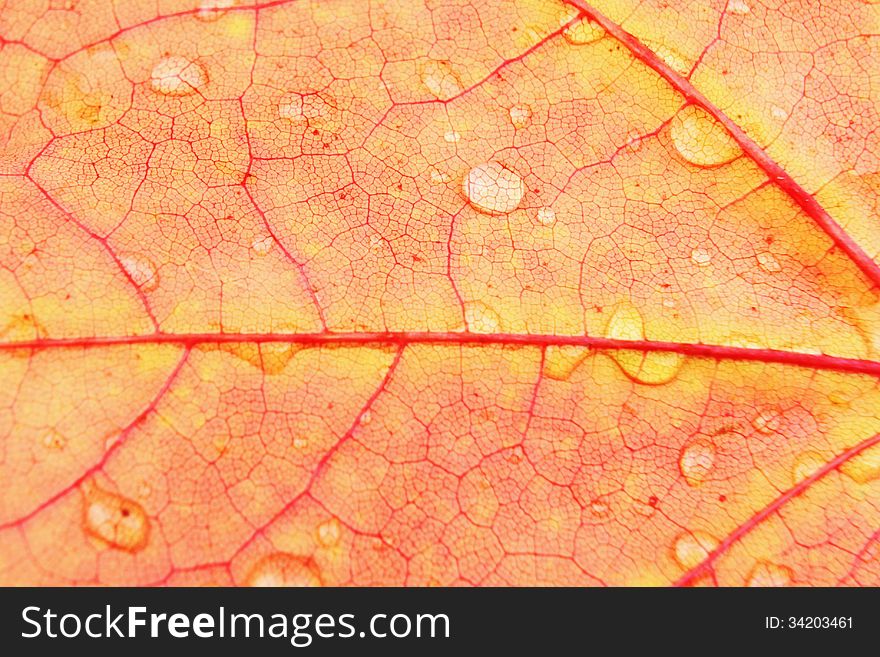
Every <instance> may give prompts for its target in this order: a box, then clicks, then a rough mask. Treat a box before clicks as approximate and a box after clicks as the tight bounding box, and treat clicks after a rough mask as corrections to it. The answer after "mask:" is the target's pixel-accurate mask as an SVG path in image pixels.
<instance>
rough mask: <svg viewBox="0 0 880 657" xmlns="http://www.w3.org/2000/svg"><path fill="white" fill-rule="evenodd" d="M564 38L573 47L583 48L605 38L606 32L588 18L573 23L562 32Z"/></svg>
mask: <svg viewBox="0 0 880 657" xmlns="http://www.w3.org/2000/svg"><path fill="white" fill-rule="evenodd" d="M562 36H563V37H564V38H565V40H566V41H568V42H569V43H570V44H571V45H573V46H582V45H585V44H588V43H593V42H594V41H598V40H599V39H601V38H602V37H603V36H605V30H603V29H602V27H601V26H599V25H598V24H597V23H594V22H593V21H591V20H590V19H588V18H582V19H581V20H579V21H577V22H576V23H572V24H571V25H569V26H568V27H567V28H565V29H564V30H563V31H562Z"/></svg>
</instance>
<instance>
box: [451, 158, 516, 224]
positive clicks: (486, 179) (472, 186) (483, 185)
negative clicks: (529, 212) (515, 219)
mask: <svg viewBox="0 0 880 657" xmlns="http://www.w3.org/2000/svg"><path fill="white" fill-rule="evenodd" d="M463 187H464V195H465V196H466V197H467V199H468V201H470V204H471V205H472V206H473V207H474V208H475V209H476V210H478V211H480V212H482V213H484V214H507V213H508V212H513V211H514V210H516V208H517V207H519V204H520V201H522V198H523V195H524V194H525V191H526V190H525V185H524V183H523V180H522V178H520V176H519V175H518V174H517V173H516V172H514V171H511V170H510V169H508V168H507V167H505V166H503V165H501V164H499V163H498V162H487V163H485V164H479V165H477V166H475V167H474V168H473V169H471V170H470V171H468V174H467V175H466V176H465V177H464V181H463Z"/></svg>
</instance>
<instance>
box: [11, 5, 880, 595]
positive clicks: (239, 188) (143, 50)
mask: <svg viewBox="0 0 880 657" xmlns="http://www.w3.org/2000/svg"><path fill="white" fill-rule="evenodd" d="M691 5H693V6H691ZM878 28H880V12H878V5H876V4H871V3H867V2H866V3H859V2H851V1H849V2H844V1H843V0H838V1H826V0H823V1H822V2H821V3H816V2H808V1H807V0H797V1H795V2H786V3H782V2H779V3H775V2H768V1H764V2H758V1H757V0H718V1H717V2H716V1H713V2H690V1H688V0H677V1H675V2H662V3H661V2H652V1H650V0H645V1H642V2H637V1H636V0H607V1H605V0H597V1H596V2H594V3H592V4H587V3H585V2H583V1H582V0H570V1H569V2H562V1H561V0H560V1H556V0H517V1H514V0H489V1H481V2H459V1H453V0H440V1H435V0H424V2H423V1H421V0H419V1H413V0H375V1H370V2H366V1H362V0H326V1H322V2H308V1H306V0H273V1H269V0H266V1H265V2H257V3H254V2H251V1H250V0H201V1H200V2H199V1H195V0H179V1H178V0H160V1H159V2H154V3H114V2H110V1H109V0H72V1H69V2H55V1H54V0H53V1H49V0H39V1H35V2H18V3H7V4H6V5H4V6H3V7H2V8H0V44H2V45H0V381H2V386H0V475H2V481H3V483H2V484H0V583H2V584H7V585H9V584H13V585H19V584H29V585H52V584H62V585H95V584H100V585H163V584H164V585H217V584H222V585H227V584H235V585H255V586H321V585H412V586H428V585H639V586H642V585H644V586H647V585H673V584H675V585H688V586H690V585H720V586H728V585H737V586H739V585H754V586H770V585H849V586H853V585H875V586H876V585H880V565H878V564H880V562H878V555H880V386H878V378H880V264H878V254H880V241H878V235H880V231H878V225H877V216H878V213H877V208H878V198H880V140H878V135H877V133H876V125H877V123H878V116H877V107H880V84H878V80H877V73H876V71H877V70H878V64H880V37H878V36H875V34H876V33H877V32H878Z"/></svg>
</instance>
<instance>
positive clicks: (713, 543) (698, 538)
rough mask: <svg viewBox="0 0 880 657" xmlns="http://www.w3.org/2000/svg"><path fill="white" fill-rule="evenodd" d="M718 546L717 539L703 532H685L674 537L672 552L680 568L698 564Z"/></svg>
mask: <svg viewBox="0 0 880 657" xmlns="http://www.w3.org/2000/svg"><path fill="white" fill-rule="evenodd" d="M716 547H718V540H717V539H716V538H715V537H714V536H711V535H709V534H707V533H705V532H701V531H696V532H685V533H683V534H681V535H679V536H678V538H676V539H675V546H674V548H673V554H674V556H675V560H676V561H677V562H678V564H679V565H680V566H681V567H682V568H686V569H691V568H695V567H697V566H699V565H700V564H701V563H702V562H703V561H705V559H706V557H708V556H709V553H710V552H712V550H714V549H715V548H716Z"/></svg>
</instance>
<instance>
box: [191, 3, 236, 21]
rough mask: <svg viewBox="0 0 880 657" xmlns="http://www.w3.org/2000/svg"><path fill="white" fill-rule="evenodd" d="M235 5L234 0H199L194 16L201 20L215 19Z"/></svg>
mask: <svg viewBox="0 0 880 657" xmlns="http://www.w3.org/2000/svg"><path fill="white" fill-rule="evenodd" d="M234 5H235V0H200V1H199V9H198V11H197V12H196V18H198V19H199V20H201V21H215V20H217V19H218V18H220V17H221V16H222V15H223V14H225V13H226V10H227V9H230V8H232V7H233V6H234Z"/></svg>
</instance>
